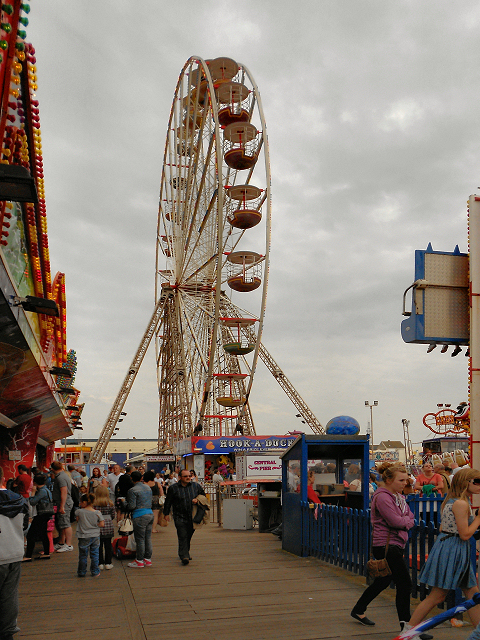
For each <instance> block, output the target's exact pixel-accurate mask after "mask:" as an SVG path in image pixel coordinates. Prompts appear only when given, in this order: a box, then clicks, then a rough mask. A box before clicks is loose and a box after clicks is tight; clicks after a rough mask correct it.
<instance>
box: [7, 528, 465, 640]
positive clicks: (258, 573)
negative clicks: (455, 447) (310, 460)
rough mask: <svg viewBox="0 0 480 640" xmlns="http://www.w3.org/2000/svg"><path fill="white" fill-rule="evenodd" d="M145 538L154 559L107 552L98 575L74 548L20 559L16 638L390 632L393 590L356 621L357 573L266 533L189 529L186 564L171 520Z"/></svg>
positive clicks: (442, 639) (377, 635) (447, 635)
mask: <svg viewBox="0 0 480 640" xmlns="http://www.w3.org/2000/svg"><path fill="white" fill-rule="evenodd" d="M152 538H153V547H154V554H153V562H154V565H153V566H152V567H149V568H145V569H129V568H128V567H127V561H126V560H124V561H118V560H114V565H115V567H114V569H112V570H111V571H103V572H102V574H101V575H100V577H99V578H92V577H91V576H90V575H87V576H86V577H85V578H78V577H77V575H76V565H77V559H78V558H77V552H76V548H75V551H74V552H72V553H62V554H54V555H53V556H52V559H51V560H49V561H48V560H47V561H36V562H32V563H26V564H24V565H23V566H22V580H21V583H20V618H19V626H20V627H21V631H20V632H19V633H18V634H17V635H16V636H15V638H16V640H40V639H41V640H44V639H45V638H48V640H85V638H101V639H102V640H159V639H160V638H174V639H175V640H177V639H179V638H182V639H183V638H186V639H188V640H245V639H249V640H269V639H272V640H273V639H275V640H282V639H287V638H288V639H290V640H307V639H308V640H313V639H315V638H322V639H329V638H330V639H331V638H342V639H343V638H345V639H347V638H348V639H350V640H355V639H365V640H366V639H367V638H373V639H374V640H392V638H394V637H395V635H396V634H397V633H398V631H397V629H398V627H397V621H396V614H395V606H394V592H393V591H390V590H387V591H386V592H385V594H386V595H383V594H382V595H381V596H380V597H379V598H377V600H376V601H374V603H373V604H372V606H371V607H370V608H369V610H368V615H369V617H370V618H372V619H373V620H375V622H376V626H375V627H373V629H371V628H367V627H362V626H361V625H360V624H359V623H358V622H355V621H354V620H352V619H351V618H350V616H349V613H350V610H351V608H352V605H353V603H354V602H355V600H356V599H357V598H358V597H359V595H360V593H361V592H362V591H363V589H364V585H365V581H364V579H362V578H359V577H357V576H352V575H351V574H348V573H347V572H346V571H343V570H340V569H337V568H335V567H331V566H330V565H327V564H325V563H322V562H320V561H318V560H316V559H313V558H298V557H297V556H293V555H290V554H289V553H286V552H284V551H282V550H281V543H280V542H279V541H278V539H277V538H276V537H275V536H273V535H272V534H268V533H266V534H260V533H258V531H256V530H253V531H225V530H223V529H220V528H219V527H218V526H217V525H208V526H207V527H204V528H202V529H200V530H199V531H197V532H196V533H195V535H194V537H193V540H192V549H191V554H192V557H193V561H192V562H191V563H190V564H189V565H188V566H186V567H185V566H183V565H181V564H180V561H179V559H178V556H177V539H176V535H175V528H174V526H173V524H172V523H170V525H169V526H168V528H167V529H163V530H162V531H161V532H160V533H158V534H155V535H153V536H152ZM74 545H75V542H74ZM412 604H413V603H412ZM471 630H472V627H471V626H469V627H464V628H463V629H452V628H451V627H450V625H448V626H447V625H444V626H442V627H440V628H438V629H436V630H434V632H433V633H434V636H435V640H464V639H465V638H466V637H467V635H468V633H469V632H470V631H471Z"/></svg>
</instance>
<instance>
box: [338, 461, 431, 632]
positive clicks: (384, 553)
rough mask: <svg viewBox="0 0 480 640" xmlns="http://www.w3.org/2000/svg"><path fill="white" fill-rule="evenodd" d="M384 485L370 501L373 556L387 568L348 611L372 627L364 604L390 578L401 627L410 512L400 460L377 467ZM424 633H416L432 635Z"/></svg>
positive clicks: (406, 603) (405, 613)
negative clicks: (384, 560)
mask: <svg viewBox="0 0 480 640" xmlns="http://www.w3.org/2000/svg"><path fill="white" fill-rule="evenodd" d="M377 471H378V473H380V474H381V475H382V480H383V482H384V486H383V487H380V488H379V489H377V490H376V491H375V493H374V494H373V498H372V504H371V515H370V517H371V521H372V531H373V533H372V555H373V557H374V558H375V559H377V560H381V559H386V561H387V563H388V567H389V570H390V572H389V573H388V574H387V575H380V576H376V577H375V580H374V581H373V583H372V584H371V585H370V586H369V587H367V589H366V590H365V591H364V592H363V594H362V595H361V596H360V598H359V600H358V602H357V603H356V604H355V606H354V607H353V609H352V611H351V614H350V615H351V616H352V618H355V620H358V622H360V623H361V624H363V625H365V626H368V627H373V626H374V625H375V623H374V622H372V620H370V619H369V618H367V616H366V615H365V611H366V609H367V607H368V605H369V604H370V603H371V602H372V601H373V600H374V599H375V598H376V597H377V596H378V595H379V594H380V593H381V592H382V591H383V590H384V589H386V588H387V587H388V586H389V584H390V583H391V582H392V580H393V582H394V583H395V588H396V597H395V604H396V607H397V614H398V620H399V622H400V628H401V629H402V630H403V629H404V628H405V627H406V625H407V624H408V621H409V620H410V592H411V589H412V581H411V579H410V574H409V571H408V567H407V565H406V563H405V560H404V557H403V552H404V549H405V545H406V543H407V540H408V530H409V529H411V528H412V527H413V524H414V518H413V513H412V512H411V511H410V508H409V507H408V505H407V503H406V501H405V497H404V495H403V494H402V492H403V490H404V488H405V486H406V484H407V482H408V474H407V471H406V469H405V467H404V466H403V465H401V464H391V463H388V462H386V463H384V464H383V465H381V466H380V467H379V468H378V469H377ZM432 637H433V636H431V635H430V634H428V633H423V634H421V635H420V638H421V639H422V640H429V639H430V638H432Z"/></svg>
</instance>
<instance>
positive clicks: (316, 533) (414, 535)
mask: <svg viewBox="0 0 480 640" xmlns="http://www.w3.org/2000/svg"><path fill="white" fill-rule="evenodd" d="M407 501H408V503H409V507H410V509H411V510H412V512H413V514H414V516H415V526H414V527H413V528H412V529H411V530H410V532H409V538H408V543H407V545H406V547H405V560H406V562H407V565H408V566H409V567H410V575H411V577H412V596H413V597H418V598H420V599H423V598H424V597H425V596H426V595H427V591H426V587H425V585H423V584H420V583H419V581H418V575H419V573H420V570H421V568H422V567H423V565H424V564H425V561H426V558H427V557H428V554H429V553H430V549H431V548H432V546H433V543H434V542H435V540H436V537H437V535H438V533H439V531H438V527H439V525H440V506H441V504H442V501H443V498H419V497H418V496H415V495H412V496H408V498H407ZM301 508H302V555H303V556H314V557H316V558H320V559H321V560H324V561H325V562H329V563H331V564H334V565H336V566H337V567H341V568H343V569H346V570H347V571H351V572H352V573H357V574H360V575H366V566H367V562H368V559H369V557H370V543H371V524H370V509H366V510H361V509H349V508H346V507H336V506H333V505H325V504H324V505H323V506H322V507H321V508H318V507H317V505H312V504H309V503H306V502H302V505H301ZM472 562H473V563H475V565H476V553H475V541H474V540H473V538H472ZM460 595H461V594H460V593H458V594H457V596H456V599H457V600H458V597H459V596H460Z"/></svg>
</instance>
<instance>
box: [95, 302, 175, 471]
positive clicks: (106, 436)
mask: <svg viewBox="0 0 480 640" xmlns="http://www.w3.org/2000/svg"><path fill="white" fill-rule="evenodd" d="M166 301H167V296H166V295H165V294H164V295H162V296H161V297H160V298H159V299H158V302H157V304H156V305H155V309H154V310H153V313H152V317H151V318H150V321H149V323H148V325H147V328H146V330H145V333H144V335H143V338H142V340H141V341H140V345H139V347H138V349H137V351H136V353H135V356H134V357H133V360H132V362H131V364H130V366H129V368H128V371H127V375H126V376H125V379H124V381H123V384H122V386H121V387H120V391H119V392H118V395H117V397H116V399H115V402H114V403H113V406H112V408H111V410H110V413H109V414H108V417H107V419H106V421H105V424H104V425H103V429H102V431H101V433H100V436H99V438H98V440H97V442H96V443H95V446H94V447H93V449H92V452H91V453H90V458H89V463H95V462H100V461H101V459H102V457H103V454H104V453H105V450H106V448H107V445H108V443H109V442H110V439H111V437H112V435H113V432H114V430H115V427H116V426H117V422H118V420H119V418H120V414H121V412H122V410H123V407H124V405H125V402H126V401H127V398H128V395H129V393H130V390H131V388H132V386H133V383H134V382H135V378H136V377H137V374H138V371H139V369H140V365H141V364H142V362H143V358H144V357H145V354H146V352H147V349H148V347H149V345H150V342H151V341H152V337H153V335H154V334H155V331H156V330H157V327H158V325H159V323H160V321H161V319H162V314H163V310H164V307H165V304H166Z"/></svg>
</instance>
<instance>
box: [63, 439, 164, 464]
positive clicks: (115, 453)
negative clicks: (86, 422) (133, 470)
mask: <svg viewBox="0 0 480 640" xmlns="http://www.w3.org/2000/svg"><path fill="white" fill-rule="evenodd" d="M96 442H97V439H96V438H91V439H88V438H80V439H77V438H67V450H68V448H69V447H70V446H77V447H88V448H90V449H91V448H93V446H94V445H95V443H96ZM157 443H158V440H157V438H149V439H141V440H140V439H138V440H137V439H136V438H123V439H121V438H112V439H111V440H110V442H109V443H108V445H107V448H106V449H105V455H106V457H107V458H108V459H109V460H112V461H113V462H115V463H117V464H119V465H121V466H122V467H123V466H124V465H125V464H128V460H129V459H130V458H134V457H135V456H138V455H139V454H142V453H145V452H146V451H151V450H152V449H156V447H157ZM63 444H64V441H63V440H62V445H60V444H59V443H58V442H57V447H59V446H63Z"/></svg>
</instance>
